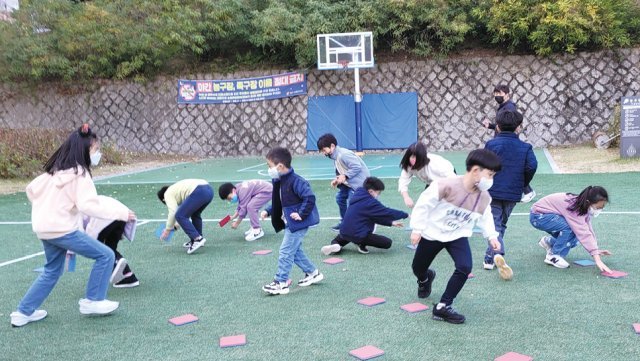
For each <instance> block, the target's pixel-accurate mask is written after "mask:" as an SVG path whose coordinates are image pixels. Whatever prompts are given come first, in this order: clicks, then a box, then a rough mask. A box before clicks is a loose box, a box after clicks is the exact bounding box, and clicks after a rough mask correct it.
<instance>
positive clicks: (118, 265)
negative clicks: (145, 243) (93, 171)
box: [85, 196, 140, 288]
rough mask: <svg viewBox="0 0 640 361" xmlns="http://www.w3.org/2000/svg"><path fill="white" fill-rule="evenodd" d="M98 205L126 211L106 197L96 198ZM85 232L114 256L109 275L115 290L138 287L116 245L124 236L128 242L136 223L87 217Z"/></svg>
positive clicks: (135, 278) (137, 282)
mask: <svg viewBox="0 0 640 361" xmlns="http://www.w3.org/2000/svg"><path fill="white" fill-rule="evenodd" d="M98 199H99V200H100V205H101V206H103V207H105V208H110V209H118V208H120V209H128V208H127V207H126V206H125V205H124V204H122V203H120V202H119V201H117V200H115V199H113V198H111V197H106V196H98ZM85 222H86V226H85V232H86V233H87V234H88V235H89V236H90V237H92V238H96V239H97V240H98V241H100V242H102V243H104V244H105V245H107V247H109V248H111V250H112V251H113V253H114V254H115V256H116V262H115V264H114V267H113V273H112V275H111V283H112V284H113V287H115V288H131V287H136V286H139V285H140V281H139V280H138V278H137V277H136V275H135V274H134V273H133V271H131V268H130V267H129V264H128V262H127V260H126V259H125V258H124V257H122V254H120V252H118V243H119V242H120V240H122V237H123V236H125V237H127V239H129V240H130V241H133V237H134V235H135V231H136V221H130V222H124V221H119V220H112V219H103V218H96V217H87V218H86V219H85Z"/></svg>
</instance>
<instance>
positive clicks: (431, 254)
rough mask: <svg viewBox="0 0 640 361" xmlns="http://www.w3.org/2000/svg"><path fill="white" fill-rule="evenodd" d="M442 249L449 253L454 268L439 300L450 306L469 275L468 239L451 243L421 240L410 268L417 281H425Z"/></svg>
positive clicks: (469, 249) (460, 239) (469, 248)
mask: <svg viewBox="0 0 640 361" xmlns="http://www.w3.org/2000/svg"><path fill="white" fill-rule="evenodd" d="M442 249H446V250H447V252H449V255H450V256H451V258H452V259H453V263H454V265H455V268H456V269H455V271H453V275H451V278H449V283H447V288H446V289H445V291H444V293H443V294H442V298H440V302H442V303H444V304H446V305H451V304H452V303H453V300H454V299H455V298H456V296H457V295H458V293H460V290H462V287H464V284H465V283H466V282H467V278H468V277H469V273H471V266H472V261H471V247H469V239H468V238H466V237H462V238H458V239H456V240H455V241H451V242H440V241H430V240H428V239H424V238H422V239H421V240H420V243H418V248H417V249H416V253H415V255H414V256H413V265H412V268H413V274H414V275H416V277H417V278H418V280H419V281H425V280H426V279H427V270H428V269H429V266H430V265H431V262H433V260H434V258H436V256H437V255H438V253H440V251H442Z"/></svg>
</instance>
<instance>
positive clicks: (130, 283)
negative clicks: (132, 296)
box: [113, 273, 140, 288]
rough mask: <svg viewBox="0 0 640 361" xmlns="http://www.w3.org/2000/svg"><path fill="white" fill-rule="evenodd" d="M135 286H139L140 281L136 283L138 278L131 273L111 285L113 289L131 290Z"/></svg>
mask: <svg viewBox="0 0 640 361" xmlns="http://www.w3.org/2000/svg"><path fill="white" fill-rule="evenodd" d="M136 286H140V281H138V277H136V275H135V274H133V273H132V274H131V275H130V276H129V277H127V278H125V279H123V280H122V281H120V282H118V283H116V284H114V285H113V287H115V288H131V287H136Z"/></svg>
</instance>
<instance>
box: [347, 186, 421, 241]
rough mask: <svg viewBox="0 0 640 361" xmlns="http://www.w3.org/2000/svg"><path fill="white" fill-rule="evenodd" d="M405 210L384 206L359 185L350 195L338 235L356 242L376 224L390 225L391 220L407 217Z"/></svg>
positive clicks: (365, 235) (366, 234)
mask: <svg viewBox="0 0 640 361" xmlns="http://www.w3.org/2000/svg"><path fill="white" fill-rule="evenodd" d="M407 217H409V215H408V214H407V213H406V212H403V211H399V210H397V209H393V208H388V207H385V206H384V205H383V204H382V203H380V201H378V200H377V199H375V198H374V197H373V196H372V195H371V194H369V192H368V191H367V190H366V189H365V188H363V187H361V188H358V189H357V190H356V192H355V193H354V194H353V195H352V196H351V199H350V200H349V208H347V213H345V215H344V220H343V221H342V224H341V225H340V235H341V236H343V237H344V238H345V239H347V240H349V241H351V242H354V243H358V242H359V241H361V240H362V239H364V238H365V237H367V236H368V235H369V234H371V233H372V232H373V227H374V226H375V225H376V224H381V225H383V226H391V224H392V223H393V221H395V220H398V219H403V218H407Z"/></svg>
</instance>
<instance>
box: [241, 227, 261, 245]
mask: <svg viewBox="0 0 640 361" xmlns="http://www.w3.org/2000/svg"><path fill="white" fill-rule="evenodd" d="M262 237H264V231H263V230H262V228H260V229H259V231H258V232H257V233H256V231H255V230H252V231H251V233H249V234H248V235H247V236H246V237H244V239H245V240H246V241H247V242H253V241H255V240H256V239H258V238H262Z"/></svg>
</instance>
